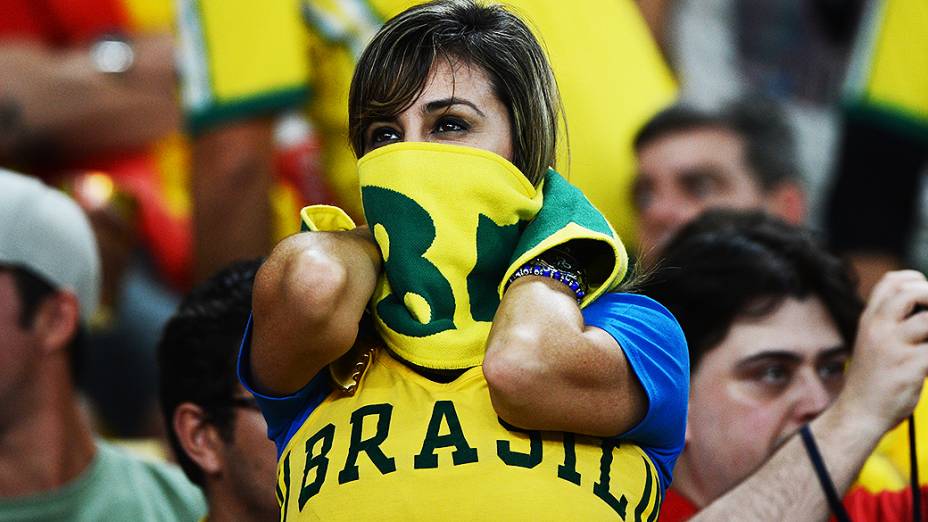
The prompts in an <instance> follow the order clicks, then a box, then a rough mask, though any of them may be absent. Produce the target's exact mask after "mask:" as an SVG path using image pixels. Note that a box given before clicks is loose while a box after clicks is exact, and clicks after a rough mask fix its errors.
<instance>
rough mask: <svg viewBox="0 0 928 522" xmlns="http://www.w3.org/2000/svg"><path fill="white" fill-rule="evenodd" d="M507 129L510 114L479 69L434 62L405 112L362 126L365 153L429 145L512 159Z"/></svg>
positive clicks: (509, 125)
mask: <svg viewBox="0 0 928 522" xmlns="http://www.w3.org/2000/svg"><path fill="white" fill-rule="evenodd" d="M511 127H512V125H511V121H510V118H509V111H508V109H507V108H506V105H504V104H503V102H502V101H501V100H500V99H499V97H497V96H496V93H494V91H493V85H492V83H491V82H490V79H489V77H488V76H487V74H486V72H485V71H484V70H483V69H482V68H480V67H478V66H472V65H469V64H467V63H462V62H460V61H456V62H449V61H447V60H436V61H435V63H434V65H433V66H432V70H431V71H430V72H429V78H428V80H427V81H426V84H425V88H424V89H423V90H422V93H421V94H420V95H419V97H418V98H417V99H416V100H415V101H414V102H413V103H412V105H410V106H409V108H407V109H406V110H405V111H403V112H402V113H400V114H398V115H397V116H396V117H395V118H393V119H392V120H388V121H377V122H373V123H371V124H370V125H369V126H368V127H367V131H366V136H365V140H364V142H365V143H366V150H365V152H370V151H371V150H373V149H376V148H378V147H382V146H384V145H389V144H391V143H399V142H434V143H447V144H451V145H465V146H469V147H474V148H478V149H484V150H488V151H490V152H494V153H496V154H498V155H500V156H502V157H504V158H506V159H507V160H509V161H512V131H511Z"/></svg>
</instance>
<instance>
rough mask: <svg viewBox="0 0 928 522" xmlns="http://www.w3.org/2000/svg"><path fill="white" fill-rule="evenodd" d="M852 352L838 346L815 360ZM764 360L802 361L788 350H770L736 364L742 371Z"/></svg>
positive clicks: (819, 355)
mask: <svg viewBox="0 0 928 522" xmlns="http://www.w3.org/2000/svg"><path fill="white" fill-rule="evenodd" d="M850 351H851V349H850V348H848V347H847V346H836V347H834V348H829V349H827V350H825V351H824V352H822V353H820V354H818V355H816V356H815V360H816V361H821V360H823V359H828V358H829V357H834V356H835V355H840V354H844V353H850ZM764 360H780V361H784V362H790V363H799V362H801V361H802V357H800V356H798V355H796V353H795V352H791V351H788V350H768V351H765V352H761V353H758V354H754V355H752V356H750V357H747V358H745V359H742V360H740V361H738V364H736V365H735V367H736V368H737V369H739V370H740V369H744V368H747V367H749V366H751V365H754V364H756V363H757V362H758V361H764Z"/></svg>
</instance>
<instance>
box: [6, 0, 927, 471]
mask: <svg viewBox="0 0 928 522" xmlns="http://www.w3.org/2000/svg"><path fill="white" fill-rule="evenodd" d="M412 3H415V2H408V1H407V2H403V1H392V2H391V1H376V0H375V1H371V2H367V1H365V0H280V1H275V2H268V3H266V5H262V6H261V7H260V8H258V7H255V5H256V3H252V2H247V1H245V0H212V1H211V0H199V1H198V0H177V1H176V2H175V1H174V0H0V78H2V80H0V167H3V168H7V169H11V170H16V171H19V172H23V173H26V174H28V175H31V176H35V177H36V178H39V179H42V180H43V181H45V182H46V183H48V184H50V185H53V186H56V187H59V188H61V189H62V190H64V191H65V192H66V193H68V194H69V195H71V196H72V197H73V198H74V199H75V200H76V201H77V202H78V203H79V204H80V206H81V207H82V208H83V210H84V211H85V212H86V213H87V215H88V217H89V219H90V222H91V224H92V226H93V229H94V232H95V234H96V238H97V242H98V244H99V249H100V254H101V259H102V267H103V284H102V288H103V291H102V296H101V305H100V307H99V308H98V309H97V311H96V312H95V313H94V314H93V315H92V317H91V318H90V321H89V333H90V336H89V347H88V350H87V351H86V353H85V354H84V356H83V360H82V361H81V363H80V369H81V371H80V373H79V376H78V384H79V388H80V390H81V393H82V394H83V395H84V396H85V397H86V398H87V401H86V404H85V405H86V414H87V415H89V416H90V417H91V418H92V419H93V425H94V427H95V430H96V431H97V432H98V433H99V434H101V435H102V436H104V437H106V438H108V439H112V440H116V441H120V443H121V444H124V445H126V446H128V447H131V448H133V450H137V451H139V452H142V453H146V454H148V455H149V456H152V457H154V458H164V459H168V460H174V458H173V457H172V456H171V455H170V450H169V445H168V444H167V441H168V438H169V437H168V432H169V431H170V429H171V428H170V427H167V428H166V427H165V425H164V423H163V421H162V416H161V413H160V410H159V407H160V406H159V399H158V379H159V374H158V364H157V361H156V359H157V355H156V352H157V346H158V343H159V341H160V340H161V338H162V332H163V330H164V326H165V324H166V322H167V321H168V319H169V317H170V316H171V315H172V314H173V313H174V312H175V310H176V309H177V307H178V305H180V303H181V300H182V299H183V298H184V296H185V294H187V292H189V291H190V289H191V288H192V287H193V286H194V285H195V284H197V283H200V282H203V281H205V280H206V279H207V278H208V277H209V276H211V275H213V274H215V273H216V272H217V271H219V270H220V269H222V268H224V267H226V266H228V265H229V263H231V262H233V261H236V260H243V259H254V258H256V257H260V256H266V255H267V254H268V253H269V251H270V248H271V247H272V245H273V244H274V243H275V242H276V241H277V240H279V239H281V238H283V237H285V236H287V235H289V234H292V233H295V232H297V231H298V229H299V224H300V221H299V209H300V208H301V207H302V206H303V205H307V204H313V203H335V204H338V205H340V206H342V207H344V208H346V209H347V210H348V211H349V213H351V214H352V215H353V216H354V217H355V218H359V217H361V216H360V207H359V201H358V196H357V193H358V187H357V185H356V180H355V179H354V177H353V176H354V160H353V158H352V157H351V156H350V150H349V146H348V143H347V133H346V127H345V126H346V121H345V120H346V101H345V100H346V99H347V85H348V80H349V79H350V73H351V68H352V64H353V63H354V59H355V57H356V56H357V54H358V53H359V52H360V49H361V48H363V46H364V43H365V41H366V39H367V38H369V37H370V36H371V35H372V34H373V32H374V31H376V29H377V28H378V27H379V24H380V23H382V21H383V20H384V19H386V18H389V17H390V16H392V15H393V14H395V13H397V12H399V11H400V10H401V9H403V8H405V7H406V6H408V5H410V4H412ZM559 3H560V2H549V1H541V0H539V1H537V2H531V1H526V2H515V4H516V12H518V13H520V14H523V15H525V17H526V18H527V19H528V20H529V21H530V22H531V23H532V24H533V26H534V28H536V29H537V30H538V31H539V33H540V34H541V36H542V39H543V41H544V42H545V45H546V46H547V47H548V49H549V53H550V54H551V60H552V64H553V67H554V69H555V73H556V75H557V77H558V82H559V87H560V89H561V90H562V95H563V96H564V109H565V114H566V119H567V122H568V126H569V128H568V130H569V134H568V136H569V143H570V147H569V150H568V147H562V150H561V152H560V155H559V167H560V169H561V170H562V172H563V173H564V174H565V176H566V177H568V179H570V180H571V181H572V182H574V183H575V184H577V185H578V186H579V187H580V188H581V189H583V190H584V192H585V193H586V194H587V196H588V197H589V198H590V199H591V200H592V201H593V202H594V204H596V205H597V207H598V208H600V209H601V210H602V211H603V213H604V214H605V215H606V216H607V218H609V219H610V220H611V221H612V223H613V225H614V227H615V228H616V230H617V231H618V232H619V233H620V235H621V237H622V238H623V240H624V242H625V244H626V245H627V246H628V247H629V248H630V250H631V251H632V252H633V253H634V254H637V255H639V256H642V258H643V259H647V258H648V256H649V253H650V252H652V251H654V250H656V249H658V248H659V244H655V242H656V241H657V240H656V238H655V237H652V236H648V237H641V236H640V235H639V231H645V230H652V229H648V228H647V227H646V226H645V225H647V224H648V223H650V222H649V221H647V220H654V221H655V222H656V221H660V220H664V221H663V222H665V223H667V224H668V225H667V226H668V227H669V226H670V225H669V223H673V222H674V221H675V220H689V219H691V218H692V217H695V216H690V215H671V214H673V212H677V213H680V212H683V211H682V208H683V207H684V206H685V205H686V204H690V203H692V201H689V200H693V201H696V202H699V201H701V200H702V199H705V198H709V196H710V195H711V193H712V191H713V190H714V189H713V188H712V187H711V186H709V185H699V186H696V185H692V186H686V187H684V188H682V189H679V190H682V191H683V192H680V193H679V194H677V196H679V197H681V198H683V199H681V200H679V204H678V205H676V206H675V208H674V209H661V208H658V207H648V206H647V204H646V201H647V202H650V201H651V200H647V198H644V197H643V196H642V190H643V189H642V188H641V187H642V183H643V181H642V180H644V179H646V177H645V176H644V169H645V167H646V165H645V164H644V163H639V162H643V161H644V154H643V153H644V151H645V148H646V147H647V146H648V142H647V140H645V137H646V136H644V135H643V134H639V132H641V131H642V128H643V127H645V124H646V123H648V122H649V121H651V120H652V118H653V117H654V116H655V115H657V114H658V113H660V112H661V111H662V110H664V109H667V108H669V107H672V106H676V107H685V108H686V110H689V111H691V115H690V117H691V120H690V121H688V122H687V121H684V122H683V123H681V124H679V125H678V127H676V128H671V129H670V130H669V131H666V130H665V131H661V130H657V131H656V132H657V133H658V134H660V133H665V132H669V133H670V135H675V134H674V133H679V132H684V131H686V130H689V129H692V128H695V127H699V126H700V125H701V123H700V121H701V120H699V118H710V117H716V116H711V115H725V114H728V115H729V117H730V118H732V120H731V121H734V120H737V119H738V117H737V116H734V115H733V114H735V112H737V111H736V110H735V109H732V107H737V108H738V110H741V111H742V112H746V113H752V112H753V113H759V114H760V115H761V116H760V117H759V120H760V122H761V123H759V124H757V125H759V126H763V125H764V124H767V126H768V127H776V126H777V125H780V127H782V128H775V129H774V131H772V132H768V133H766V134H765V133H764V132H760V133H759V134H756V135H752V136H754V137H753V138H751V139H756V140H759V142H760V143H759V148H760V149H763V148H764V147H766V148H768V149H769V150H768V152H767V153H768V155H770V156H771V157H773V160H772V161H774V162H776V156H777V155H778V154H785V155H788V156H790V160H789V161H787V162H786V163H788V164H789V165H788V168H792V169H793V170H795V172H794V174H795V176H793V177H791V178H790V180H791V182H792V183H794V184H795V185H796V186H797V191H798V193H799V194H800V195H798V196H796V199H794V200H789V201H792V202H793V203H792V204H793V207H790V208H792V211H787V212H781V213H780V215H781V216H783V217H785V218H787V220H790V221H793V222H794V223H804V224H805V225H806V226H807V227H809V228H810V229H812V230H813V231H815V232H816V233H818V234H820V236H821V237H822V238H824V240H825V241H826V242H827V243H828V244H829V245H830V247H831V248H832V249H833V250H834V251H835V252H837V253H839V254H842V255H845V256H848V257H849V259H851V261H852V262H853V264H854V266H855V267H856V268H857V269H858V271H859V277H860V279H861V288H860V292H861V295H862V296H866V295H867V294H868V292H869V290H870V289H871V288H872V287H873V286H874V285H875V284H876V281H877V280H878V279H879V278H880V277H881V276H882V274H883V273H885V272H887V271H889V270H893V269H898V268H903V267H914V268H916V269H919V270H922V271H924V270H926V269H928V226H926V225H925V223H928V216H926V215H923V209H926V208H928V204H926V203H928V188H923V183H922V180H923V179H924V176H923V174H924V173H925V169H926V167H928V4H925V3H924V2H921V1H919V0H883V1H879V0H847V1H831V0H814V1H800V0H788V1H783V0H744V1H734V0H639V1H638V2H633V1H631V0H627V1H626V0H583V1H579V2H572V3H571V5H572V7H571V9H570V11H569V13H568V14H565V13H564V12H563V8H560V10H559V8H558V7H557V4H559ZM258 10H260V11H261V13H260V16H258V15H257V14H256V13H255V11H258ZM307 28H308V29H307ZM571 28H573V29H580V28H586V29H585V30H584V31H585V32H586V33H589V34H588V35H586V36H584V39H583V44H582V46H581V45H573V43H574V40H575V39H576V40H580V37H578V36H576V33H572V32H571ZM717 117H719V118H724V117H725V116H717ZM684 120H686V118H684ZM726 121H727V120H726ZM652 124H653V122H652ZM711 125H717V122H716V123H712V124H711ZM750 125H751V124H750V123H749V124H748V126H750ZM674 129H676V130H674ZM768 130H769V129H768ZM747 132H750V131H747ZM636 136H637V137H638V138H637V139H638V141H636ZM648 139H649V140H659V139H661V137H660V136H659V135H658V136H656V137H652V138H648ZM746 139H747V138H746ZM680 150H681V152H680V154H683V155H685V154H688V153H689V152H688V151H687V150H686V149H680ZM699 154H702V155H704V156H708V157H711V156H713V155H714V154H719V155H723V154H724V151H719V150H717V149H715V148H713V147H712V144H711V143H710V146H709V147H708V148H702V149H701V150H699ZM639 155H640V156H639ZM701 183H703V184H706V183H710V182H709V181H705V180H704V181H702V182H701ZM650 190H651V192H649V197H650V198H652V200H654V201H656V199H655V198H656V197H657V195H656V192H655V191H656V190H657V189H655V188H653V187H651V188H650ZM655 204H657V203H655ZM707 204H710V205H711V201H709V202H708V203H707ZM787 204H789V203H787ZM700 205H701V204H699V205H696V206H700ZM768 209H770V210H778V208H776V207H772V206H771V207H768ZM662 211H663V212H665V214H660V215H659V213H660V212H662ZM649 213H650V214H649ZM639 220H641V221H639ZM681 224H682V223H681ZM672 231H673V230H670V232H672ZM243 326H244V325H243ZM0 343H2V340H0ZM12 400H16V398H15V397H3V398H2V399H0V401H12ZM922 403H923V406H920V409H919V411H924V412H925V413H924V414H922V416H921V419H924V420H921V421H920V423H919V429H920V432H921V433H922V434H924V433H928V406H924V405H925V404H928V401H922ZM0 439H2V435H0ZM897 439H898V436H897ZM922 440H928V439H924V438H923V439H922ZM893 444H895V445H897V446H898V442H896V443H893V442H888V443H887V445H886V448H888V449H886V450H885V452H886V453H887V454H889V455H890V456H891V458H895V460H894V461H893V462H895V463H897V464H898V467H899V469H900V473H901V474H902V475H904V476H907V473H908V467H907V465H908V464H907V462H905V459H906V458H907V457H906V456H905V455H899V454H897V453H898V451H897V450H895V449H893ZM894 452H895V453H894ZM920 457H921V459H920V460H921V462H922V463H923V465H922V469H923V470H925V469H928V444H922V445H921V448H920ZM182 462H183V461H182ZM926 475H928V474H926ZM926 478H928V477H923V481H924V480H925V479H926Z"/></svg>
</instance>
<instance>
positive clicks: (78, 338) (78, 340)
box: [0, 265, 87, 383]
mask: <svg viewBox="0 0 928 522" xmlns="http://www.w3.org/2000/svg"><path fill="white" fill-rule="evenodd" d="M0 271H6V272H8V273H9V274H10V275H11V276H12V277H13V284H14V285H15V287H16V294H17V297H18V298H19V327H20V328H31V327H32V325H33V323H34V322H35V316H36V314H37V313H38V312H39V306H40V305H41V304H42V303H43V302H44V301H45V299H47V298H48V297H49V296H51V295H52V294H54V293H55V292H57V291H58V289H57V288H56V287H55V286H54V285H53V284H52V283H49V282H48V281H47V280H46V279H45V278H44V277H42V276H40V275H38V274H36V273H35V272H33V271H32V270H30V269H28V268H25V267H22V266H18V265H17V266H11V265H2V266H0ZM86 342H87V330H86V327H85V326H84V325H83V323H79V324H78V326H77V329H76V330H75V331H74V336H73V337H72V338H71V340H70V341H69V343H68V358H69V360H70V364H71V378H72V379H73V380H74V382H75V383H77V382H78V379H79V377H80V375H81V363H82V362H83V356H84V350H85V344H86Z"/></svg>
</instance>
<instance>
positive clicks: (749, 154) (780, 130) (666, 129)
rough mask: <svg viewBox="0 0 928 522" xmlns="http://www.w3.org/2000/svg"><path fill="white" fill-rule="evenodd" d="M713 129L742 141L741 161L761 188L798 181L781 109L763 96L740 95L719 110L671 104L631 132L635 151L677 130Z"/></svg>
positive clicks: (789, 132)
mask: <svg viewBox="0 0 928 522" xmlns="http://www.w3.org/2000/svg"><path fill="white" fill-rule="evenodd" d="M702 128H716V129H724V130H727V131H729V132H732V133H734V134H735V135H737V136H738V137H740V138H741V140H742V141H743V142H744V151H745V163H746V164H747V166H748V168H749V169H750V171H751V173H752V174H753V175H754V179H755V181H756V182H757V184H758V186H759V187H760V188H761V190H764V191H769V190H771V189H774V188H776V187H777V186H778V185H780V184H781V183H784V182H798V180H799V167H798V166H797V164H796V160H795V158H796V144H795V140H794V138H793V133H792V130H791V128H790V126H789V124H788V123H787V122H786V117H785V115H784V113H783V110H782V108H781V107H780V106H779V105H778V104H777V103H776V102H774V101H772V100H769V99H767V98H760V97H750V98H742V99H740V100H737V101H735V102H733V103H730V104H729V105H727V106H725V107H724V108H722V109H721V110H719V111H707V110H700V109H697V108H695V107H692V106H689V105H686V104H678V105H673V106H671V107H669V108H667V109H664V110H663V111H661V112H659V113H658V114H657V115H656V116H654V117H653V118H651V120H649V121H648V122H647V123H646V124H645V125H644V127H642V128H641V130H639V131H638V134H636V135H635V141H634V145H635V150H636V151H641V149H642V148H644V146H645V145H647V144H648V143H651V142H652V141H654V140H656V139H658V138H662V137H664V136H666V135H668V134H673V133H677V132H683V131H689V130H695V129H702Z"/></svg>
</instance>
